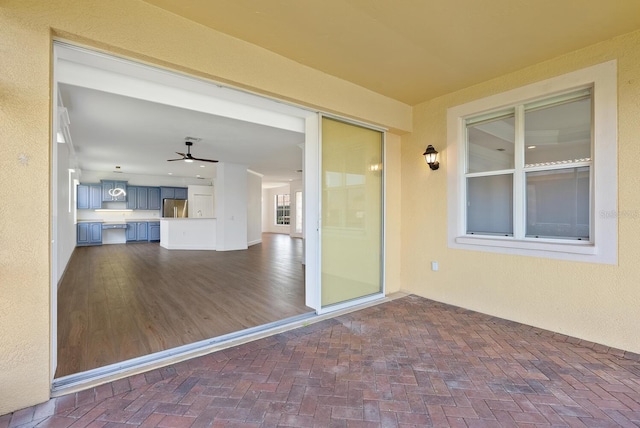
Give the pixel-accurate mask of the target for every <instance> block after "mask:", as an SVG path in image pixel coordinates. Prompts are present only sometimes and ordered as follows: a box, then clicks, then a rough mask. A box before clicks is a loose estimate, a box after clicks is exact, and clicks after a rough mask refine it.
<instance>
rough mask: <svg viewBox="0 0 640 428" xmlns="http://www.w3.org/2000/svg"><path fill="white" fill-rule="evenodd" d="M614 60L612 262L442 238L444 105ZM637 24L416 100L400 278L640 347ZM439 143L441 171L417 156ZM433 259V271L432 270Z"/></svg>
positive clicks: (424, 290) (467, 301) (405, 156)
mask: <svg viewBox="0 0 640 428" xmlns="http://www.w3.org/2000/svg"><path fill="white" fill-rule="evenodd" d="M612 59H617V60H618V74H619V75H618V85H619V86H618V93H619V95H618V121H619V123H618V180H619V183H618V189H619V194H618V198H619V199H618V204H619V205H618V209H619V212H620V213H622V214H623V215H621V216H620V218H619V224H618V227H619V238H618V239H619V243H618V245H619V256H618V265H617V266H614V265H602V264H593V263H577V262H567V261H557V260H550V259H542V258H533V257H523V256H513V255H501V254H493V253H483V252H478V251H467V250H453V249H449V248H448V246H447V192H448V191H452V189H447V184H446V179H447V173H448V171H447V168H446V156H447V150H446V147H445V145H446V141H447V134H446V132H447V130H446V114H447V108H449V107H453V106H456V105H460V104H463V103H466V102H469V101H472V100H475V99H479V98H483V97H486V96H489V95H493V94H496V93H500V92H503V91H506V90H510V89H513V88H517V87H520V86H522V85H525V84H528V83H532V82H535V81H539V80H543V79H546V78H549V77H553V76H557V75H560V74H563V73H567V72H570V71H574V70H577V69H580V68H583V67H586V66H589V65H593V64H598V63H601V62H604V61H607V60H612ZM639 76H640V32H635V33H631V34H628V35H625V36H621V37H618V38H616V39H612V40H609V41H606V42H603V43H600V44H597V45H594V46H591V47H588V48H586V49H582V50H580V51H576V52H573V53H570V54H568V55H565V56H562V57H559V58H556V59H553V60H550V61H547V62H544V63H540V64H537V65H535V66H533V67H529V68H526V69H524V70H521V71H518V72H515V73H512V74H508V75H506V76H503V77H501V78H498V79H495V80H491V81H488V82H485V83H483V84H480V85H476V86H473V87H470V88H467V89H464V90H461V91H458V92H455V93H451V94H448V95H446V96H443V97H440V98H437V99H434V100H431V101H429V102H425V103H423V104H420V105H418V106H416V107H415V108H414V123H413V127H414V132H413V133H412V134H410V135H406V136H404V137H403V141H402V146H403V147H402V286H403V288H404V289H405V290H408V291H411V292H414V293H416V294H419V295H421V296H425V297H428V298H431V299H434V300H437V301H442V302H446V303H450V304H453V305H457V306H461V307H464V308H469V309H473V310H477V311H480V312H483V313H487V314H492V315H496V316H499V317H502V318H507V319H510V320H515V321H520V322H522V323H525V324H529V325H533V326H538V327H541V328H545V329H549V330H552V331H555V332H560V333H563V334H566V335H570V336H576V337H578V338H581V339H584V340H587V341H592V342H596V343H600V344H604V345H608V346H611V347H615V348H620V349H623V350H627V351H632V352H636V353H640V334H638V332H639V330H638V325H639V322H640V309H639V308H640V263H639V260H640V241H638V237H640V191H638V189H639V188H640V186H639V184H640V183H639V181H640V179H639V178H638V177H639V174H638V171H640V144H638V138H637V134H638V129H640V102H639V100H640V78H639ZM427 144H433V146H434V147H435V148H436V149H437V150H439V151H441V153H440V165H441V167H440V169H439V170H437V171H431V170H429V168H428V167H427V166H426V164H425V162H424V159H423V157H422V156H421V154H422V152H423V151H424V149H425V147H426V145H427ZM430 261H438V262H439V264H440V270H439V271H438V272H433V271H431V266H430V263H429V262H430Z"/></svg>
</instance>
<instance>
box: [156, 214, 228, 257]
mask: <svg viewBox="0 0 640 428" xmlns="http://www.w3.org/2000/svg"><path fill="white" fill-rule="evenodd" d="M160 246H161V247H163V248H166V249H168V250H215V249H216V219H215V218H162V219H160Z"/></svg>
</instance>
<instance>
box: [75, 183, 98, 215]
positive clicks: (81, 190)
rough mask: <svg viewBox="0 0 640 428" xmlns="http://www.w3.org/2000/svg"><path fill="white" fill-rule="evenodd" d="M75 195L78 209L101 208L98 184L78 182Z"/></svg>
mask: <svg viewBox="0 0 640 428" xmlns="http://www.w3.org/2000/svg"><path fill="white" fill-rule="evenodd" d="M77 195H78V196H77V198H78V199H77V208H78V209H79V210H95V209H99V208H102V186H101V185H100V184H78V187H77Z"/></svg>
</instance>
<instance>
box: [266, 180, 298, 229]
mask: <svg viewBox="0 0 640 428" xmlns="http://www.w3.org/2000/svg"><path fill="white" fill-rule="evenodd" d="M290 193H291V188H290V187H289V185H288V184H285V185H284V186H280V187H271V188H268V189H263V190H262V231H263V232H267V233H283V234H286V235H288V234H289V230H290V227H289V225H277V224H276V213H275V197H276V195H286V194H290Z"/></svg>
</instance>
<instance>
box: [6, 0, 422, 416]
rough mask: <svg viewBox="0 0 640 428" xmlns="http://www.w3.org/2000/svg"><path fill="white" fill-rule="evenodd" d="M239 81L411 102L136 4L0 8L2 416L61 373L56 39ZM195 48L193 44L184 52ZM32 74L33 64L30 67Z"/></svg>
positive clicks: (378, 103)
mask: <svg viewBox="0 0 640 428" xmlns="http://www.w3.org/2000/svg"><path fill="white" fill-rule="evenodd" d="M52 37H59V38H63V39H65V40H68V41H70V42H75V43H78V44H83V45H87V46H90V47H93V48H98V49H103V50H105V51H107V52H109V53H113V54H120V55H124V56H128V57H131V58H133V59H137V60H141V61H143V62H149V63H152V64H155V65H159V66H165V67H168V68H171V69H175V70H179V71H184V72H187V73H190V74H194V75H197V76H201V77H204V78H210V79H214V80H217V81H221V82H228V83H231V84H233V85H235V86H238V87H243V88H247V89H250V90H252V91H255V92H257V93H262V94H267V95H274V96H277V97H278V98H281V99H285V100H290V101H293V102H296V103H299V104H301V105H305V106H309V107H317V108H320V109H322V110H324V111H328V112H333V113H336V114H341V115H345V116H348V117H352V118H355V119H360V120H363V121H367V122H371V123H376V124H379V125H381V126H385V127H389V128H393V129H397V130H402V131H404V132H406V131H410V129H411V108H410V107H409V106H408V105H406V104H403V103H400V102H398V101H395V100H392V99H390V98H387V97H384V96H382V95H379V94H376V93H374V92H372V91H369V90H366V89H363V88H361V87H359V86H357V85H354V84H352V83H350V82H346V81H344V80H340V79H338V78H335V77H332V76H329V75H327V74H324V73H322V72H319V71H317V70H314V69H312V68H309V67H305V66H303V65H301V64H299V63H296V62H295V61H291V60H288V59H286V58H284V57H282V56H280V55H276V54H274V53H272V52H269V51H267V50H266V49H262V48H259V47H257V46H254V45H251V44H249V43H246V42H244V41H241V40H238V39H234V38H232V37H230V36H227V35H225V34H222V33H220V32H217V31H214V30H211V29H208V28H206V27H204V26H202V25H198V24H194V23H192V22H190V21H187V20H185V19H182V18H180V17H178V16H176V15H174V14H171V13H169V12H166V11H163V10H161V9H158V8H155V7H153V6H151V5H149V4H147V3H144V2H141V1H137V0H112V1H108V2H105V1H100V0H50V1H46V2H45V1H29V0H27V1H25V0H5V1H3V2H2V7H1V8H0V39H1V40H2V53H3V54H2V55H1V56H0V69H1V70H2V73H0V86H1V87H2V109H0V135H2V136H3V139H4V140H5V141H19V142H20V144H19V145H15V147H14V149H13V151H12V152H11V154H10V155H9V156H4V157H2V158H0V181H1V182H2V183H3V186H1V187H0V199H2V200H6V201H13V202H12V204H11V207H12V208H11V209H9V206H8V205H7V204H4V205H2V206H0V242H2V243H3V245H2V246H0V269H1V275H0V278H1V279H0V281H1V283H2V284H1V285H2V298H1V299H0V314H2V322H1V323H0V343H2V358H1V359H0V385H2V388H0V414H4V413H7V412H10V411H12V410H16V409H19V408H22V407H26V406H29V405H32V404H36V403H40V402H43V401H46V400H47V399H48V398H49V387H50V381H51V379H52V373H51V370H50V364H49V361H50V350H49V345H50V340H51V337H50V327H51V325H50V292H49V291H50V283H51V280H50V272H51V270H52V269H51V265H50V253H51V251H50V250H51V247H50V238H51V221H52V216H53V215H54V214H53V213H52V212H51V207H50V200H51V196H52V195H50V184H51V176H50V174H51V173H50V171H51V169H50V168H51V162H52V159H51V153H50V150H51V130H50V123H51V117H50V108H51V84H50V82H51V64H52V62H51V50H52V48H51V40H52ZM185 46H190V47H191V48H190V49H185V48H184V47H185ZM26 71H28V72H26Z"/></svg>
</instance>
